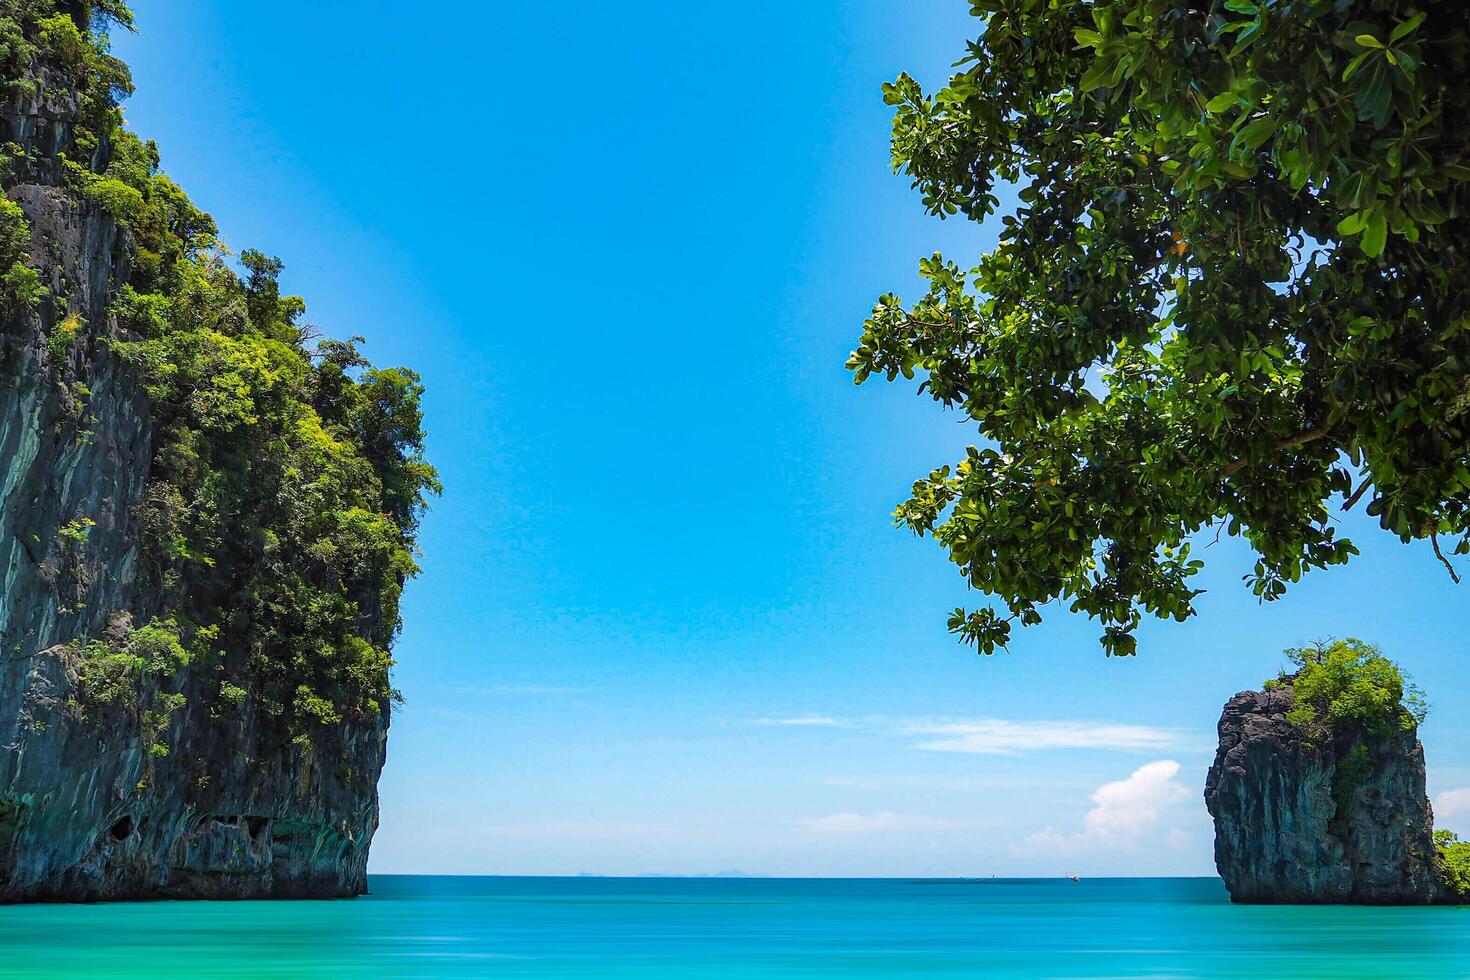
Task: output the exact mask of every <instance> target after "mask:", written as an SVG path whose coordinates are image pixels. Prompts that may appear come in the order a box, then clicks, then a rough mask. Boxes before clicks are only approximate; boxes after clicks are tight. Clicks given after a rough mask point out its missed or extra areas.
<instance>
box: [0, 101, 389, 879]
mask: <svg viewBox="0 0 1470 980" xmlns="http://www.w3.org/2000/svg"><path fill="white" fill-rule="evenodd" d="M34 88H36V89H37V90H38V91H39V94H36V95H28V94H24V93H21V94H13V95H12V96H10V97H9V102H8V104H6V105H4V106H3V107H0V144H9V151H8V152H9V154H10V158H11V159H12V160H13V161H19V162H18V163H17V164H16V165H15V166H14V168H13V169H12V171H11V172H10V174H9V175H8V176H7V177H6V179H5V183H4V191H5V194H6V195H7V196H8V197H9V199H10V200H12V201H14V202H16V203H17V204H19V206H20V208H21V209H22V210H23V212H24V215H25V218H26V221H27V222H28V224H29V226H30V234H31V254H30V256H29V257H28V259H27V261H26V264H27V265H29V266H30V267H31V268H33V269H35V270H37V271H38V272H39V273H40V275H41V278H42V282H43V285H44V286H46V287H47V294H46V295H45V296H44V297H43V298H42V299H41V300H40V301H39V302H38V303H36V304H35V305H34V306H33V307H28V306H22V307H21V308H18V309H14V310H10V311H5V313H4V319H3V323H0V578H3V589H0V901H17V900H93V899H109V898H140V897H218V898H246V897H269V896H293V897H296V896H299V897H307V896H311V897H325V896H346V895H355V894H359V893H361V892H363V891H364V890H365V885H366V877H365V869H366V863H367V856H368V846H369V843H370V841H371V839H372V835H373V831H374V829H375V828H376V826H377V794H376V783H377V779H378V775H379V772H380V770H381V768H382V765H383V761H384V753H385V744H386V733H387V726H388V714H387V711H386V703H385V705H384V709H383V710H382V711H381V712H374V713H363V712H359V713H357V714H354V715H349V716H347V717H343V718H341V719H339V720H337V721H335V722H334V723H332V724H330V725H326V724H323V725H322V726H320V729H321V730H320V731H319V732H318V733H316V735H315V737H314V740H313V741H312V742H311V743H309V744H306V743H303V742H302V741H301V740H297V741H292V740H291V737H290V732H288V731H285V730H284V729H283V726H282V724H281V723H280V722H279V720H278V719H276V718H273V717H267V716H266V715H265V714H264V713H263V709H262V708H261V707H259V706H258V705H257V702H256V699H255V698H253V697H242V698H240V699H238V701H237V702H236V703H233V704H228V705H225V704H223V703H222V702H221V699H220V697H219V695H218V691H219V689H220V677H221V676H224V672H225V671H226V670H230V669H234V668H240V669H241V670H243V669H244V668H243V667H242V666H241V665H242V664H243V663H244V662H245V661H246V660H247V659H248V658H250V657H252V656H256V657H258V656H259V651H250V650H225V651H223V653H222V654H221V656H222V657H223V660H222V661H221V662H219V663H211V664H209V665H208V666H207V668H201V667H199V666H196V667H194V668H190V669H184V668H179V669H176V670H173V671H166V672H162V673H159V672H153V673H149V674H146V675H142V676H139V677H137V678H135V680H136V686H135V687H133V688H131V689H130V690H129V691H128V693H127V695H126V696H125V697H122V698H121V699H116V700H113V701H110V702H109V703H107V704H101V705H90V706H83V705H81V704H80V703H79V698H78V684H79V670H80V661H81V658H82V657H83V656H84V653H83V646H82V644H83V641H100V642H101V643H102V644H106V643H109V642H117V641H120V640H121V638H123V637H125V636H127V635H129V634H130V632H131V631H132V630H133V629H134V627H135V626H137V625H141V624H143V623H145V622H147V621H149V620H150V619H151V618H152V617H154V616H155V615H157V614H158V613H159V611H160V609H161V607H162V605H163V604H164V603H165V602H166V600H167V597H166V596H164V595H162V594H160V592H159V591H158V590H156V589H151V588H149V587H147V586H145V585H144V579H143V578H142V577H141V575H140V543H139V530H138V527H137V526H136V525H137V518H136V516H135V515H136V514H137V510H138V504H139V502H140V500H141V498H142V495H143V494H144V493H145V488H146V487H147V486H148V483H149V479H150V467H151V466H153V465H154V451H155V442H156V432H155V425H154V422H153V418H154V414H155V413H154V412H153V411H152V406H151V405H150V402H149V397H148V395H147V393H146V392H145V389H144V387H143V385H142V383H141V379H140V377H139V376H138V372H137V369H136V367H135V366H134V365H132V364H130V363H129V362H128V361H126V360H124V359H123V358H121V357H119V356H117V354H116V352H115V350H114V346H113V345H114V343H115V342H116V341H119V340H126V339H128V338H127V336H126V331H125V329H124V328H123V327H121V326H120V325H119V322H118V320H117V318H116V317H115V316H114V314H113V312H112V309H113V301H114V298H115V296H116V291H117V290H118V288H119V287H120V285H121V284H123V283H126V282H127V281H128V277H129V266H130V263H131V262H132V260H133V255H134V243H133V241H132V237H131V233H130V232H129V231H128V230H126V229H125V228H123V227H121V226H120V225H119V224H118V223H117V222H116V221H115V220H114V218H113V217H110V216H109V215H108V214H107V213H106V212H105V211H104V210H103V209H102V208H101V207H99V206H97V205H96V204H93V203H89V201H88V199H87V198H86V197H85V196H84V195H82V194H79V193H76V192H75V191H73V190H70V189H68V188H67V187H66V186H65V185H64V181H63V180H62V179H61V164H60V162H59V151H60V150H61V148H63V147H66V146H68V145H69V144H70V141H71V133H70V128H71V127H72V125H73V124H74V121H75V120H76V117H77V113H78V99H77V97H76V95H75V93H73V92H71V91H69V90H68V87H67V86H66V85H64V84H52V83H50V82H48V81H47V80H46V79H41V84H39V85H38V86H34ZM97 152H98V153H99V154H105V153H106V152H107V148H106V146H105V145H103V146H99V147H98V149H97ZM95 165H96V164H95V163H94V166H95ZM68 324H70V326H68ZM69 330H71V331H74V333H75V336H72V335H71V333H69V332H68V331H69ZM58 338H61V340H62V341H64V342H58ZM373 617H374V614H373V612H371V611H369V612H367V613H365V614H364V620H363V622H362V624H361V627H360V629H361V632H362V634H363V635H365V636H373V637H377V636H379V635H385V634H387V633H388V632H389V631H391V626H390V625H386V624H384V623H383V622H381V621H373ZM162 692H167V694H168V695H169V696H176V697H177V698H178V700H177V701H176V702H171V704H174V705H176V706H175V707H173V708H171V709H170V710H166V711H159V710H157V708H156V706H157V705H158V704H159V701H158V696H159V695H160V694H161V693H162ZM243 693H244V692H242V694H243ZM160 745H166V746H167V751H166V753H165V752H160V751H157V749H158V747H159V746H160Z"/></svg>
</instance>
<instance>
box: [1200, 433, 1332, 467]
mask: <svg viewBox="0 0 1470 980" xmlns="http://www.w3.org/2000/svg"><path fill="white" fill-rule="evenodd" d="M1332 426H1333V423H1331V422H1328V423H1326V424H1325V425H1319V426H1316V427H1315V428H1311V429H1308V430H1306V431H1305V432H1298V433H1297V434H1296V435H1294V436H1288V437H1287V438H1285V439H1277V440H1276V442H1275V443H1273V444H1272V446H1271V448H1272V449H1273V450H1281V449H1295V448H1296V447H1297V446H1305V445H1306V444H1307V443H1309V442H1316V441H1317V440H1318V439H1321V438H1322V437H1323V436H1325V435H1327V434H1328V433H1330V432H1331V431H1332ZM1249 462H1250V461H1249V460H1247V459H1243V458H1242V459H1237V460H1236V461H1235V462H1233V463H1231V464H1230V465H1229V466H1227V467H1225V472H1224V474H1223V475H1224V476H1227V477H1229V476H1234V475H1235V474H1236V473H1239V472H1240V471H1241V470H1243V469H1245V467H1246V466H1247V464H1249Z"/></svg>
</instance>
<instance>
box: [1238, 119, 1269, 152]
mask: <svg viewBox="0 0 1470 980" xmlns="http://www.w3.org/2000/svg"><path fill="white" fill-rule="evenodd" d="M1274 132H1276V120H1275V118H1274V117H1272V116H1262V117H1261V118H1259V119H1257V120H1255V121H1254V122H1252V123H1251V124H1250V125H1249V126H1247V127H1245V129H1243V130H1241V131H1240V136H1239V137H1238V138H1239V140H1240V142H1241V143H1242V144H1243V145H1244V146H1245V148H1246V149H1248V150H1254V149H1256V148H1257V147H1258V146H1260V145H1261V144H1262V143H1264V142H1266V140H1268V139H1270V138H1271V134H1272V133H1274Z"/></svg>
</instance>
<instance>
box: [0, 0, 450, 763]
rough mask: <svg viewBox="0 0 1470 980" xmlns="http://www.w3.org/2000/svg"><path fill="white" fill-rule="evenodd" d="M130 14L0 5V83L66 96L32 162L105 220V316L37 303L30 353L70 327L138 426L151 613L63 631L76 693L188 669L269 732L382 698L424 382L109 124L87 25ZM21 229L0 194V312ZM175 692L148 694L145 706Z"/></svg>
mask: <svg viewBox="0 0 1470 980" xmlns="http://www.w3.org/2000/svg"><path fill="white" fill-rule="evenodd" d="M129 23H130V14H129V13H128V11H127V9H126V7H125V6H124V5H123V4H122V3H121V2H117V0H111V2H105V3H91V4H87V3H64V2H63V3H58V2H56V0H20V2H16V3H9V4H6V5H5V8H4V12H3V13H0V72H3V74H0V78H3V88H4V95H5V97H7V98H12V99H23V100H31V101H35V102H40V101H43V100H46V99H48V98H71V97H76V98H79V99H80V114H79V119H78V123H77V125H76V126H75V127H73V128H72V130H71V131H70V133H69V142H68V143H67V145H65V146H62V147H58V148H57V154H56V156H57V159H56V160H55V161H54V163H55V164H57V165H59V174H60V177H61V179H62V181H63V182H64V184H65V185H66V186H67V187H68V188H70V190H71V191H73V192H74V193H75V195H76V196H77V197H78V198H79V199H80V200H82V201H83V202H85V204H87V205H88V206H90V207H93V208H96V209H100V210H101V211H103V212H105V213H106V214H108V215H110V216H111V217H112V218H113V219H114V220H115V221H116V222H117V223H118V224H119V225H120V226H121V227H123V228H125V229H126V232H127V235H128V243H129V251H130V256H131V263H130V268H131V272H130V276H129V278H128V281H126V282H116V283H114V284H113V296H114V300H113V305H112V310H111V315H112V316H113V317H115V318H116V322H117V325H118V327H119V330H118V331H117V333H116V336H111V337H110V336H109V335H108V331H107V330H106V329H105V325H104V324H96V323H94V324H81V323H80V321H79V319H78V318H76V317H73V316H67V317H65V318H61V317H58V320H59V323H58V325H57V326H56V327H54V328H53V336H52V337H50V338H48V339H49V341H50V343H48V346H49V347H51V348H52V354H53V365H55V364H58V363H59V361H60V359H61V358H62V357H63V356H65V355H67V354H69V353H70V351H71V350H72V348H73V345H87V349H88V350H89V351H96V350H99V349H100V350H104V351H105V352H106V353H107V354H108V356H111V357H116V358H120V359H122V360H124V361H126V362H128V363H130V364H131V365H133V370H134V371H135V372H136V373H137V375H138V377H139V378H140V379H141V382H142V384H143V385H144V386H145V388H146V391H147V393H148V396H149V399H150V402H151V415H152V420H153V424H154V432H155V458H154V460H153V465H152V469H151V473H150V476H149V482H148V485H147V488H146V491H145V495H144V500H143V503H142V505H141V506H140V508H139V510H138V512H137V513H136V515H135V517H136V526H138V527H139V528H141V538H142V542H141V543H142V545H143V562H142V568H141V569H140V582H139V586H140V587H139V590H138V591H139V593H140V594H141V595H142V596H145V597H147V598H146V599H145V600H144V602H143V603H142V605H143V607H144V610H145V611H146V613H147V615H148V616H149V617H150V620H149V621H148V622H144V623H141V624H139V625H138V627H137V628H136V629H133V630H132V631H131V632H130V633H129V634H128V635H127V636H125V637H121V638H118V637H112V638H105V639H104V638H99V637H77V638H76V642H75V644H74V648H75V651H76V653H77V655H78V657H79V658H80V662H81V667H80V674H79V683H78V694H79V696H80V697H82V698H83V699H84V700H87V701H88V702H89V703H93V704H106V703H113V702H116V701H118V700H119V699H124V698H126V697H128V696H132V695H130V693H129V692H136V691H141V689H142V685H143V684H144V682H145V681H146V680H148V679H149V678H150V677H152V678H160V677H164V676H167V675H169V674H170V673H172V672H177V671H180V670H203V669H206V668H207V669H209V670H211V671H213V672H215V674H217V676H218V677H219V681H220V683H219V691H220V696H219V705H218V706H217V707H218V710H230V709H231V708H232V707H234V706H237V705H239V704H240V703H241V702H242V701H243V700H244V699H245V698H247V697H248V698H251V699H253V701H254V704H255V706H256V707H257V708H259V709H260V710H261V711H263V712H264V713H265V714H266V715H267V716H273V717H276V718H278V719H279V720H280V722H281V731H282V733H283V734H284V735H287V736H290V737H295V738H297V739H299V740H303V741H307V740H311V739H313V737H314V736H315V735H316V734H317V733H318V732H319V730H320V728H321V726H324V725H326V726H330V725H332V724H334V723H336V722H339V721H341V720H342V719H343V718H344V717H345V716H349V715H357V716H362V715H372V714H378V713H380V712H381V711H383V710H384V709H385V708H386V707H387V703H388V701H389V699H390V698H391V697H392V696H393V691H392V688H391V685H390V682H389V667H390V665H391V662H392V661H391V659H390V655H389V647H390V644H391V641H392V639H393V636H394V634H395V632H396V630H397V628H398V624H399V613H398V604H399V597H400V594H401V591H402V587H403V583H404V580H405V579H406V578H408V577H410V576H412V575H413V574H414V573H415V572H416V571H417V568H416V566H415V563H414V553H415V551H414V537H415V532H416V530H417V524H418V518H419V515H420V513H421V511H422V509H423V507H424V503H425V496H426V494H430V493H434V492H437V490H438V481H437V477H436V475H435V472H434V470H433V469H432V467H430V466H429V465H428V464H427V463H426V462H425V461H424V458H423V438H424V432H423V428H422V421H423V419H422V413H421V411H420V397H421V395H422V393H423V389H422V386H421V385H420V383H419V379H418V377H417V375H415V374H414V373H413V372H412V371H408V370H404V369H397V368H392V369H375V368H373V367H372V366H371V365H370V364H369V363H368V362H367V361H366V360H365V359H364V358H363V357H362V356H361V355H360V353H359V352H358V348H357V342H358V341H357V340H354V341H346V342H339V341H331V340H323V339H320V338H318V337H316V336H315V335H314V331H313V330H312V328H311V327H310V326H308V325H307V324H306V323H305V320H304V316H305V309H306V307H305V304H304V302H303V301H302V300H301V299H300V298H298V297H294V296H282V295H281V292H280V286H279V276H280V273H281V270H282V264H281V262H280V261H279V260H278V259H275V258H271V257H268V256H266V255H265V254H263V253H260V252H256V251H245V252H243V253H242V254H241V255H240V256H239V263H238V267H237V266H236V264H235V263H234V262H233V261H232V259H231V255H230V253H229V252H228V251H227V250H226V249H225V248H224V246H223V245H222V244H221V242H220V240H219V239H218V238H217V229H216V227H215V223H214V221H213V220H212V219H211V218H210V216H209V215H208V214H206V213H204V212H203V211H201V210H199V209H198V208H196V207H195V206H194V205H193V204H192V203H191V202H190V200H189V199H188V197H187V196H186V195H185V194H184V192H183V191H182V190H180V189H179V187H178V186H177V185H175V184H174V183H173V182H172V181H171V180H169V178H168V177H167V176H165V175H164V174H163V173H162V172H160V169H159V153H158V149H157V147H156V146H155V145H154V144H152V143H151V142H150V143H145V142H143V141H141V140H140V139H139V138H138V137H136V136H135V135H133V134H132V133H130V132H128V131H127V130H126V129H124V128H123V126H122V118H121V113H120V111H119V109H118V102H119V100H120V99H121V98H123V97H124V96H125V95H126V94H127V93H128V92H130V91H131V83H130V81H129V78H128V73H127V69H126V67H125V66H124V65H122V64H121V63H120V62H119V61H117V60H116V59H115V58H113V57H112V56H111V55H110V54H109V53H108V45H107V36H106V33H105V32H106V29H107V28H108V27H109V26H113V25H118V24H122V25H127V24H129ZM72 93H74V94H75V95H74V96H73V95H72ZM51 162H52V161H42V160H38V159H32V158H28V157H26V156H25V154H24V152H23V151H22V149H21V147H20V146H18V145H16V144H13V143H12V144H9V145H7V146H5V147H4V148H3V153H0V177H3V179H4V182H5V187H6V188H7V189H9V188H10V187H11V186H13V184H15V183H16V182H17V181H18V180H21V179H24V178H23V177H17V176H16V175H24V174H27V173H34V172H36V171H37V168H39V167H42V166H43V165H47V164H49V163H51ZM28 241H29V232H28V229H27V228H26V226H25V220H24V216H23V214H22V212H21V210H20V209H19V208H18V207H16V206H15V205H14V204H13V203H11V202H10V201H8V200H3V201H0V301H3V302H4V303H5V304H6V306H7V307H8V309H9V310H10V311H11V312H12V314H13V313H14V312H15V311H16V310H17V309H18V308H19V307H22V306H24V305H27V304H34V303H36V302H38V301H40V300H42V299H43V295H42V294H43V291H42V289H41V287H40V283H39V280H38V279H37V278H36V275H35V272H34V270H31V269H28V268H27V267H26V266H25V257H26V253H27V246H28ZM59 301H60V302H62V303H64V302H65V298H64V297H61V298H59ZM63 312H65V311H64V310H63ZM6 320H7V321H11V322H13V321H14V320H15V317H14V316H13V315H10V316H7V317H6ZM80 517H85V515H80ZM78 526H79V527H80V526H81V525H78ZM79 533H80V532H79ZM68 546H70V547H78V548H79V547H84V546H85V535H84V534H83V535H82V536H81V538H80V539H79V540H78V541H76V542H69V543H68ZM179 706H180V705H179V704H178V703H177V702H175V701H173V700H172V699H171V697H170V696H168V695H164V694H159V695H158V696H157V697H156V698H155V703H154V709H153V710H154V711H162V712H164V716H165V717H166V715H167V712H169V711H172V710H175V709H177V708H178V707H179ZM156 720H157V719H154V721H156ZM146 721H147V719H145V722H146Z"/></svg>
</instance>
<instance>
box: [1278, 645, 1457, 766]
mask: <svg viewBox="0 0 1470 980" xmlns="http://www.w3.org/2000/svg"><path fill="white" fill-rule="evenodd" d="M1286 657H1287V659H1288V660H1290V661H1291V664H1292V666H1293V667H1294V668H1295V670H1293V671H1292V672H1290V673H1286V672H1283V673H1282V675H1281V676H1280V677H1278V678H1276V679H1275V680H1271V681H1267V682H1266V686H1267V687H1268V688H1271V687H1276V686H1281V685H1290V686H1291V688H1292V695H1293V703H1294V707H1293V708H1292V709H1291V711H1289V712H1287V715H1286V719H1287V721H1289V722H1291V723H1292V724H1293V725H1295V726H1296V727H1298V728H1300V729H1301V730H1302V731H1303V732H1304V733H1305V735H1306V737H1307V739H1308V740H1309V741H1314V742H1319V743H1324V742H1327V741H1330V740H1331V738H1332V736H1333V733H1335V732H1344V731H1349V732H1354V733H1358V732H1362V733H1366V734H1369V735H1387V734H1389V733H1391V732H1393V731H1394V730H1399V731H1406V732H1411V731H1413V730H1414V729H1415V728H1417V727H1418V726H1419V724H1420V723H1421V722H1423V721H1424V716H1425V714H1426V713H1427V712H1428V705H1427V704H1426V703H1425V701H1424V695H1423V693H1422V692H1421V691H1420V690H1419V688H1418V687H1416V686H1415V685H1413V684H1410V683H1408V682H1406V681H1405V680H1404V675H1403V672H1402V671H1401V670H1399V667H1398V665H1397V664H1395V663H1394V662H1393V661H1392V660H1389V659H1388V658H1387V657H1385V656H1384V655H1383V653H1382V651H1380V650H1379V649H1378V648H1377V647H1376V646H1373V645H1372V644H1370V643H1364V642H1363V641H1362V640H1359V639H1354V638H1353V637H1349V638H1347V639H1345V640H1332V641H1322V642H1318V643H1313V644H1310V645H1308V646H1304V647H1296V648H1293V649H1290V650H1287V651H1286Z"/></svg>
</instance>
